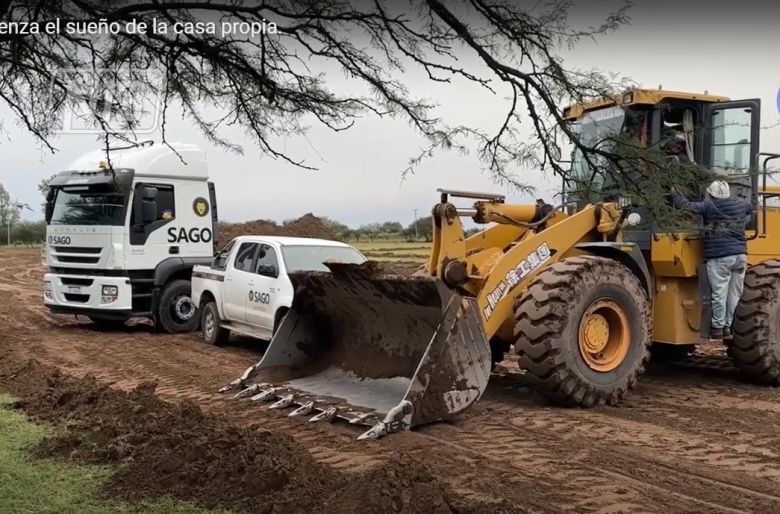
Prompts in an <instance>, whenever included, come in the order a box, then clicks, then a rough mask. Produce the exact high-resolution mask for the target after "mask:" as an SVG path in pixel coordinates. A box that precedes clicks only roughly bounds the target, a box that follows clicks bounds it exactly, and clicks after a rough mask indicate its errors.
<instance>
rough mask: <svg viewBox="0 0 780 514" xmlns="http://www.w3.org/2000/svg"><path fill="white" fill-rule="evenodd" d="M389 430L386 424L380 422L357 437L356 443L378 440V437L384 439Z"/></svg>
mask: <svg viewBox="0 0 780 514" xmlns="http://www.w3.org/2000/svg"><path fill="white" fill-rule="evenodd" d="M388 432H389V430H388V427H387V423H385V422H384V421H380V422H379V423H377V424H376V425H374V426H373V427H371V428H369V429H368V430H366V431H365V432H363V433H362V434H360V435H359V436H358V441H365V440H367V439H379V438H380V437H384V436H386V435H387V434H388Z"/></svg>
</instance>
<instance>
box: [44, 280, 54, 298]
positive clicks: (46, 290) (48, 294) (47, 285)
mask: <svg viewBox="0 0 780 514" xmlns="http://www.w3.org/2000/svg"><path fill="white" fill-rule="evenodd" d="M43 297H44V298H45V299H47V300H54V293H53V292H52V287H51V282H50V281H48V280H46V281H44V282H43Z"/></svg>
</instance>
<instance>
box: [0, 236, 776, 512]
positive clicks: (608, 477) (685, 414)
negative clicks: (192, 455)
mask: <svg viewBox="0 0 780 514" xmlns="http://www.w3.org/2000/svg"><path fill="white" fill-rule="evenodd" d="M39 260H40V257H39V252H38V250H34V251H13V252H4V253H0V341H2V342H0V359H5V360H6V362H8V361H13V362H17V363H22V362H24V360H25V359H28V358H34V359H36V360H37V361H39V362H40V363H42V364H43V365H44V366H52V367H55V368H57V369H58V370H60V371H61V372H63V373H65V374H67V375H74V376H77V377H81V376H84V375H87V374H90V375H92V376H94V377H95V379H96V380H97V382H98V383H100V384H105V385H110V386H112V387H114V388H118V389H121V390H131V389H133V388H135V387H137V386H138V385H140V384H142V383H144V382H148V381H155V382H156V383H157V388H156V394H157V395H159V397H161V398H162V399H164V400H172V401H179V400H187V401H190V402H193V403H194V404H196V405H197V406H198V407H199V408H200V409H201V410H203V411H204V412H205V413H206V414H207V415H208V416H210V417H213V418H215V419H218V420H220V423H227V424H229V425H230V426H232V427H236V429H241V428H242V427H250V426H252V425H259V426H261V427H263V428H264V429H266V430H269V431H272V432H278V433H284V434H286V435H287V436H290V437H291V438H292V439H293V440H294V441H295V443H296V448H297V447H300V448H303V449H304V450H305V451H306V452H307V453H308V455H309V456H311V458H312V459H313V462H315V463H316V465H318V466H319V465H323V466H325V467H326V468H327V469H328V470H332V471H333V472H335V473H343V474H345V476H347V477H349V476H356V477H357V476H362V477H366V476H368V477H374V478H376V477H378V478H379V480H378V481H379V482H382V481H383V480H386V481H389V482H393V481H397V482H398V483H400V484H402V485H403V484H405V483H407V482H408V481H409V478H408V477H407V478H404V477H403V475H404V472H403V468H398V466H397V462H396V457H397V455H404V456H408V457H409V458H411V459H415V460H416V461H417V462H422V463H425V466H426V467H427V469H428V470H429V471H430V472H431V473H432V474H433V475H434V477H435V479H436V480H437V483H441V484H445V485H446V487H447V488H449V489H451V490H452V491H453V494H457V495H458V497H459V498H464V499H466V500H468V501H471V502H478V503H477V504H478V505H482V508H480V509H479V510H480V511H481V512H490V511H491V510H495V511H499V510H504V511H505V510H506V506H507V505H510V506H512V507H513V508H515V509H517V510H520V511H529V512H561V511H577V512H604V513H617V512H671V511H673V512H745V511H752V512H778V511H780V488H779V487H778V486H779V485H780V429H778V426H780V390H777V389H771V388H762V387H758V386H753V385H748V384H744V383H742V382H740V381H739V379H738V377H737V376H736V373H735V372H734V370H733V369H732V368H731V367H730V366H729V365H728V362H727V361H726V360H725V357H724V356H723V355H722V353H721V352H720V351H719V350H718V349H704V350H700V351H702V352H703V355H702V356H700V357H697V358H695V359H693V362H691V363H689V364H687V365H686V366H669V367H655V368H652V369H651V370H649V372H648V373H647V375H645V376H644V377H643V379H642V380H641V385H640V387H639V388H638V389H637V390H636V391H634V393H633V395H632V396H631V397H630V398H629V399H628V400H627V401H625V402H624V403H623V404H621V405H620V406H619V407H599V408H595V409H591V410H580V409H561V408H554V407H550V406H549V405H547V404H545V402H544V401H543V400H542V399H540V398H539V397H537V396H535V395H534V394H532V393H531V392H530V391H529V390H528V389H527V388H526V387H524V386H523V383H522V376H521V375H518V374H513V373H510V374H507V375H505V376H502V377H494V380H493V381H492V382H491V384H490V385H489V386H488V390H487V392H486V394H485V397H484V398H483V399H482V400H481V401H480V402H479V403H478V404H477V405H476V406H475V407H474V408H473V409H472V410H471V411H469V413H468V414H466V415H464V416H462V417H460V418H458V419H457V420H455V421H453V422H450V423H439V424H435V425H431V426H427V427H423V428H421V429H419V430H415V431H413V432H408V433H402V434H394V435H392V436H390V437H387V438H384V439H382V440H379V441H374V442H357V441H355V437H356V436H357V435H358V433H359V432H360V430H359V429H357V428H355V427H351V426H348V425H344V424H331V425H327V424H326V425H322V424H309V423H305V422H303V421H299V420H291V419H289V418H287V417H286V416H284V415H281V414H280V413H278V412H277V411H271V410H268V409H266V408H264V406H262V405H257V404H253V403H250V402H248V401H239V400H230V399H227V398H225V397H223V396H221V395H219V394H217V393H216V392H215V391H216V389H217V388H218V387H219V386H220V385H223V384H224V383H226V382H227V381H229V380H231V379H233V378H235V377H236V376H237V375H238V374H240V373H241V371H243V370H244V368H245V367H246V366H248V365H249V364H251V363H253V362H255V361H257V360H258V358H259V355H260V346H259V345H257V344H256V343H254V342H251V341H246V342H239V343H236V344H234V345H232V346H229V347H225V348H213V347H207V346H206V345H203V344H202V343H200V341H199V339H198V337H197V335H195V334H191V335H177V336H171V335H162V334H157V333H154V332H153V331H152V327H151V326H150V325H148V324H145V323H138V324H134V325H131V326H129V327H127V328H126V329H125V330H124V331H123V332H119V333H117V332H101V331H98V330H97V329H94V328H92V327H91V326H90V325H88V324H87V323H84V322H79V321H77V320H74V319H73V318H72V317H59V316H52V315H49V314H48V313H47V312H46V311H45V309H44V308H43V306H42V301H41V294H40V288H41V284H40V279H41V273H42V270H41V268H40V265H39ZM393 463H395V464H393ZM399 469H400V470H401V471H399ZM410 473H412V472H410ZM350 474H352V475H350ZM399 475H401V476H399ZM404 480H406V482H405V481H404ZM367 483H376V482H365V481H355V482H351V481H347V485H344V486H339V487H338V488H337V489H338V490H343V491H344V493H345V495H346V494H349V495H353V496H357V497H362V496H363V493H362V492H361V491H362V489H361V487H365V486H366V484H367ZM414 483H415V482H414V480H412V481H411V482H410V483H409V487H411V486H412V484H414ZM233 487H241V482H240V481H237V482H235V483H234V485H233ZM372 490H373V489H372ZM413 490H414V489H410V491H413ZM412 494H415V493H412ZM338 505H340V504H339V503H338V495H336V497H335V498H334V499H333V503H332V504H331V505H330V506H331V507H334V506H338ZM340 510H343V509H340ZM417 510H419V509H417ZM425 510H426V509H421V511H425ZM431 510H433V509H431ZM455 510H457V509H455Z"/></svg>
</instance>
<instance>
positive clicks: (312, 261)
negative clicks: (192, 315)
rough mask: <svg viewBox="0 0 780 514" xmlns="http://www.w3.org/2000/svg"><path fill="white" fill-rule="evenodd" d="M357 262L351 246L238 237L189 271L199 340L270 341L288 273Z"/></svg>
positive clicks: (289, 288)
mask: <svg viewBox="0 0 780 514" xmlns="http://www.w3.org/2000/svg"><path fill="white" fill-rule="evenodd" d="M329 261H334V262H344V263H355V264H360V263H362V262H365V261H366V257H365V256H363V254H361V253H360V252H359V251H357V250H356V249H355V248H353V247H351V246H349V245H348V244H345V243H339V242H337V241H327V240H324V239H309V238H300V237H274V236H241V237H237V238H235V239H233V240H232V241H231V242H230V243H228V244H227V245H226V246H225V247H224V248H223V249H222V250H221V251H220V252H219V253H217V255H216V256H215V257H214V262H213V263H212V265H211V266H195V267H194V268H193V270H192V301H193V303H194V304H195V305H197V306H199V308H200V313H201V332H202V334H203V339H204V340H205V341H206V342H207V343H209V344H214V345H221V344H224V343H226V342H227V340H228V338H229V337H230V332H235V333H237V334H242V335H247V336H250V337H256V338H258V339H265V340H270V339H271V337H272V336H273V333H274V331H275V329H276V327H278V326H279V323H280V322H281V320H282V318H283V316H284V314H285V313H286V312H287V310H288V309H289V308H290V305H291V304H292V299H293V285H292V283H291V282H290V279H289V277H288V275H287V274H288V273H292V272H296V271H328V268H327V267H326V266H325V265H324V264H323V263H324V262H329Z"/></svg>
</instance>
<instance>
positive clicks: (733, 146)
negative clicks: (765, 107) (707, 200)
mask: <svg viewBox="0 0 780 514" xmlns="http://www.w3.org/2000/svg"><path fill="white" fill-rule="evenodd" d="M751 119H752V109H750V108H745V107H734V108H731V109H715V110H713V111H712V150H711V152H712V154H711V162H712V167H713V169H714V170H715V171H721V172H726V173H729V174H733V173H742V172H744V171H745V170H746V169H748V168H749V167H750V143H751V141H750V132H751V130H750V127H751Z"/></svg>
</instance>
